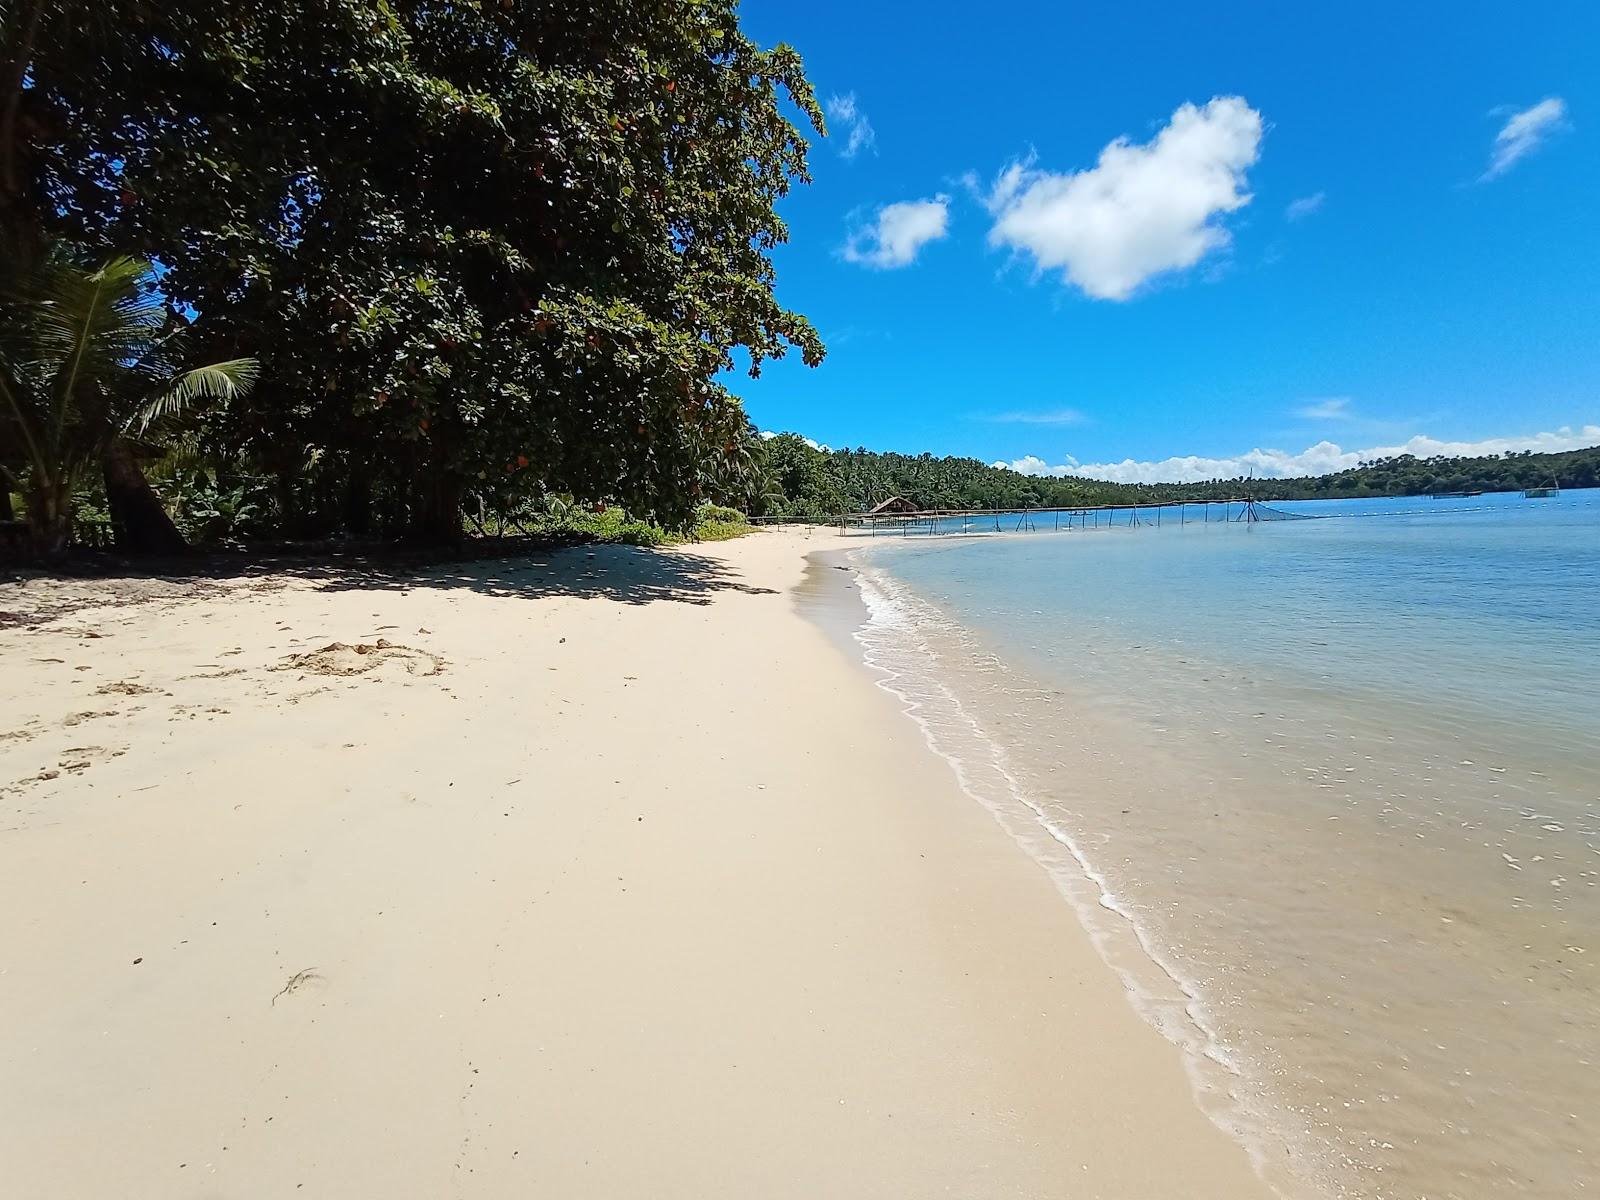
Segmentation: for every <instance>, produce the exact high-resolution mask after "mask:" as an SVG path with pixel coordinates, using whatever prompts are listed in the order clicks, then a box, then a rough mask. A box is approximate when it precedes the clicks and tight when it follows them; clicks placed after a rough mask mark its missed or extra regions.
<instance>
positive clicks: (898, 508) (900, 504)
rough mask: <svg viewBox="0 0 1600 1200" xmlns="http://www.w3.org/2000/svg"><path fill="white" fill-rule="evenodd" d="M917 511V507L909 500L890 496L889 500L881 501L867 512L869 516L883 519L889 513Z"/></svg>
mask: <svg viewBox="0 0 1600 1200" xmlns="http://www.w3.org/2000/svg"><path fill="white" fill-rule="evenodd" d="M916 511H917V506H916V505H915V504H913V503H912V502H911V501H909V500H907V499H906V498H905V497H904V496H890V497H889V498H888V499H887V500H881V501H879V502H878V503H877V504H874V505H873V506H872V507H871V508H869V509H868V510H867V516H869V517H881V516H885V515H887V514H889V513H909V512H916Z"/></svg>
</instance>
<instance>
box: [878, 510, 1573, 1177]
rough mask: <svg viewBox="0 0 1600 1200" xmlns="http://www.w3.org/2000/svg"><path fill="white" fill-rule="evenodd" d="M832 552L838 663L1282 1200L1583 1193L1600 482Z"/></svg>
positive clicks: (884, 542) (888, 542)
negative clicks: (954, 784)
mask: <svg viewBox="0 0 1600 1200" xmlns="http://www.w3.org/2000/svg"><path fill="white" fill-rule="evenodd" d="M1277 507H1280V508H1282V509H1284V510H1287V511H1299V512H1303V513H1307V514H1314V515H1316V516H1317V517H1318V518H1319V519H1315V520H1303V521H1286V522H1276V523H1261V524H1248V523H1237V522H1229V523H1219V522H1213V523H1209V524H1207V523H1200V522H1195V521H1192V520H1189V519H1187V518H1185V519H1183V520H1182V522H1181V523H1180V522H1179V521H1175V520H1172V519H1167V520H1164V521H1163V524H1162V526H1161V528H1159V529H1156V528H1153V527H1151V526H1150V525H1148V524H1146V525H1142V526H1139V527H1119V528H1115V529H1111V530H1106V529H1104V528H1102V529H1100V530H1097V531H1079V530H1073V531H1072V532H1066V531H1062V532H1055V531H1050V530H1042V531H1041V532H1038V533H1034V534H1020V535H1014V536H1013V535H1006V536H999V537H996V536H992V535H991V536H984V537H970V538H938V539H927V538H924V539H920V540H919V539H916V538H911V537H906V538H895V539H889V538H880V539H876V540H874V541H870V542H869V541H866V540H864V542H863V550H864V553H862V554H860V555H857V556H856V558H855V565H857V566H858V567H859V568H860V581H861V586H862V596H863V599H864V600H865V601H866V602H867V606H868V611H869V619H868V621H867V623H866V624H865V625H864V626H863V627H862V629H861V630H860V631H859V632H858V634H857V637H858V639H859V640H860V642H861V644H862V646H863V647H864V652H865V657H866V659H867V661H868V663H869V665H871V666H873V667H874V668H875V669H876V670H877V671H878V672H879V673H880V678H881V679H882V680H883V683H884V686H886V687H888V688H890V689H891V690H893V691H895V692H896V693H897V694H899V695H900V696H901V697H902V698H903V699H904V700H905V702H906V704H907V706H908V708H909V710H910V711H911V715H912V716H913V717H915V718H916V719H917V720H918V721H919V722H920V723H921V724H922V726H923V729H924V732H925V733H926V735H927V737H928V739H929V742H930V744H931V745H932V746H933V747H934V748H935V749H936V750H937V751H938V752H939V753H941V754H943V755H944V756H945V757H946V758H947V759H949V760H950V761H951V763H952V765H953V766H954V767H955V769H956V770H957V772H958V774H959V775H960V776H961V778H962V781H963V783H964V784H965V785H966V786H967V788H968V790H969V791H970V792H972V793H973V795H974V796H975V797H977V798H978V799H979V800H981V801H982V802H983V803H985V804H987V805H988V806H989V807H990V808H991V809H992V810H993V811H994V812H995V815H996V816H997V818H998V819H999V820H1001V822H1002V823H1003V824H1005V825H1006V827H1007V828H1009V829H1011V831H1012V832H1013V833H1014V834H1015V835H1016V836H1017V837H1018V839H1019V840H1020V841H1022V842H1023V843H1024V845H1025V846H1027V847H1028V849H1029V850H1030V851H1031V852H1032V853H1034V854H1035V855H1036V856H1037V857H1038V858H1039V859H1040V861H1041V862H1042V863H1044V865H1045V866H1046V867H1048V868H1049V869H1050V870H1051V872H1052V874H1053V875H1054V876H1055V878H1056V879H1057V881H1058V883H1059V884H1060V886H1061V889H1062V891H1063V892H1064V893H1065V894H1066V896H1067V897H1068V898H1069V899H1070V900H1072V901H1073V902H1075V903H1076V904H1077V905H1078V906H1079V908H1080V911H1081V912H1083V914H1084V915H1085V918H1086V920H1087V922H1088V924H1089V925H1090V927H1091V931H1092V932H1094V933H1095V935H1096V937H1097V940H1098V941H1099V943H1100V945H1101V947H1102V950H1103V951H1104V953H1105V954H1106V957H1107V958H1108V960H1109V961H1111V963H1112V965H1113V966H1115V967H1116V968H1117V969H1118V970H1119V971H1121V972H1122V973H1123V976H1124V979H1125V980H1126V982H1127V983H1128V986H1129V989H1130V991H1131V992H1132V994H1133V995H1134V997H1135V1000H1136V1002H1137V1003H1138V1004H1139V1005H1140V1006H1141V1007H1142V1009H1143V1010H1144V1011H1145V1012H1146V1013H1147V1015H1149V1016H1150V1018H1151V1019H1152V1020H1153V1021H1154V1022H1155V1023H1156V1024H1157V1025H1158V1026H1160V1027H1161V1028H1162V1029H1163V1030H1164V1031H1165V1032H1167V1033H1168V1035H1169V1036H1171V1037H1172V1038H1173V1039H1174V1040H1175V1041H1177V1042H1179V1043H1180V1044H1181V1045H1183V1046H1184V1047H1185V1050H1186V1052H1187V1055H1188V1060H1189V1063H1190V1066H1191V1070H1192V1074H1193V1077H1194V1079H1195V1082H1196V1086H1197V1089H1198V1091H1199V1093H1200V1095H1201V1098H1202V1102H1203V1103H1204V1104H1205V1106H1206V1107H1207V1109H1208V1111H1210V1112H1212V1114H1213V1115H1214V1117H1215V1118H1216V1119H1217V1120H1218V1121H1219V1123H1221V1124H1223V1125H1225V1126H1226V1127H1228V1128H1230V1129H1231V1130H1232V1131H1234V1132H1235V1133H1236V1134H1237V1135H1238V1136H1240V1137H1241V1138H1243V1139H1244V1140H1245V1141H1246V1142H1247V1144H1249V1146H1250V1147H1251V1149H1252V1151H1253V1153H1255V1154H1256V1156H1257V1160H1258V1162H1259V1164H1260V1165H1261V1168H1262V1170H1263V1173H1264V1174H1265V1175H1266V1176H1267V1178H1268V1179H1269V1180H1271V1181H1272V1182H1274V1183H1275V1184H1276V1185H1277V1186H1278V1187H1279V1188H1280V1190H1282V1191H1284V1192H1285V1193H1286V1194H1292V1195H1327V1196H1361V1197H1373V1198H1378V1197H1406V1198H1414V1197H1428V1198H1430V1200H1448V1198H1459V1200H1479V1198H1482V1197H1490V1196H1504V1195H1512V1194H1514V1195H1520V1196H1531V1197H1552V1198H1553V1197H1558V1196H1559V1197H1568V1196H1574V1195H1585V1194H1600V1161H1597V1159H1600V690H1597V689H1596V687H1595V680H1596V672H1597V666H1600V492H1577V493H1566V494H1563V495H1562V496H1560V497H1559V498H1556V499H1551V500H1538V501H1535V500H1523V499H1522V498H1521V497H1519V496H1490V497H1476V498H1470V499H1460V500H1437V501H1433V500H1428V499H1425V498H1424V499H1420V500H1409V501H1367V502H1338V503H1325V504H1304V505H1281V506H1277Z"/></svg>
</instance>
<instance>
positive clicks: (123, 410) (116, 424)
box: [0, 244, 256, 556]
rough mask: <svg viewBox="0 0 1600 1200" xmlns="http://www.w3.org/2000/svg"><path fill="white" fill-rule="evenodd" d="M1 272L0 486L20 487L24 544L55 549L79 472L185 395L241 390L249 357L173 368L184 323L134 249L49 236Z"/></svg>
mask: <svg viewBox="0 0 1600 1200" xmlns="http://www.w3.org/2000/svg"><path fill="white" fill-rule="evenodd" d="M8 282H9V284H10V286H9V287H7V288H5V294H3V295H0V472H3V476H0V486H5V487H9V486H11V484H12V483H17V484H18V485H19V490H21V491H22V492H23V494H24V496H25V497H26V499H27V505H28V511H27V517H28V525H29V531H30V536H31V538H32V541H33V544H34V549H35V551H36V552H38V553H41V554H44V555H47V556H51V555H58V554H60V553H62V552H63V551H64V550H65V549H66V546H67V543H68V541H69V539H70V537H71V533H72V491H73V488H74V486H75V485H76V484H77V483H78V481H79V480H80V479H81V478H82V476H83V473H84V472H85V471H86V470H92V469H94V468H96V467H100V466H101V465H102V464H108V463H111V462H114V461H118V460H121V459H124V458H127V457H128V455H127V449H126V443H125V442H124V441H123V439H124V438H125V437H126V436H128V435H132V434H136V433H143V432H144V431H145V430H147V429H148V428H149V427H150V425H151V424H152V423H154V422H156V421H159V420H161V419H163V418H168V417H174V416H176V415H178V414H180V413H182V412H183V411H184V410H185V409H187V408H188V407H189V406H190V405H191V404H193V403H195V402H196V401H199V400H204V399H223V400H230V399H233V398H234V397H237V396H241V395H243V394H244V393H246V392H247V391H248V390H249V389H250V387H251V386H252V385H253V384H254V382H255V377H256V363H255V360H254V359H250V358H237V359H232V360H230V361H227V362H218V363H212V364H210V365H209V366H203V367H191V368H189V369H187V370H181V369H180V368H179V363H180V361H181V359H180V352H181V343H182V336H181V335H182V332H183V329H184V328H185V327H186V324H187V323H186V322H184V321H183V320H182V319H181V318H178V317H176V316H175V315H174V314H173V313H172V312H171V311H170V309H169V308H168V306H167V304H166V301H165V299H164V298H163V297H162V296H161V294H160V293H159V291H158V290H157V288H156V276H155V272H154V271H153V270H152V268H151V266H150V264H149V263H147V262H143V261H141V260H139V259H136V258H128V257H117V258H112V259H110V260H108V261H106V262H104V263H102V264H100V265H98V266H96V265H94V264H93V262H92V261H91V260H88V259H87V258H85V256H84V255H83V253H82V252H81V251H79V250H77V249H75V248H72V247H68V246H66V245H61V244H58V245H56V246H54V247H52V248H51V250H50V251H49V253H48V254H47V255H46V256H45V257H44V258H43V260H42V261H41V262H40V264H39V265H38V266H37V267H35V268H33V269H31V270H29V271H27V272H25V274H24V275H23V276H22V277H20V278H17V279H13V280H11V281H8ZM135 470H137V468H135ZM140 479H141V481H142V476H141V477H140Z"/></svg>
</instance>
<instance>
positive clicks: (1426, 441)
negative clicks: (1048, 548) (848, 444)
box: [994, 425, 1600, 483]
mask: <svg viewBox="0 0 1600 1200" xmlns="http://www.w3.org/2000/svg"><path fill="white" fill-rule="evenodd" d="M1594 445H1600V425H1584V426H1582V427H1581V428H1579V429H1572V428H1570V427H1567V426H1563V427H1562V428H1560V429H1558V430H1556V431H1555V432H1553V433H1535V434H1530V435H1528V436H1525V437H1502V438H1487V439H1485V440H1484V441H1481V442H1445V441H1440V440H1438V439H1437V438H1431V437H1427V436H1425V435H1420V434H1419V435H1418V436H1417V437H1414V438H1412V439H1411V440H1410V441H1407V442H1404V443H1402V444H1401V445H1398V446H1373V447H1370V448H1368V449H1366V450H1348V451H1347V450H1344V449H1341V448H1340V447H1339V446H1338V445H1336V444H1335V443H1333V442H1328V441H1322V442H1318V443H1317V444H1316V445H1315V446H1310V447H1307V448H1306V449H1305V450H1303V451H1301V452H1300V453H1299V454H1289V453H1287V452H1285V451H1283V450H1260V449H1257V450H1251V451H1250V452H1249V453H1248V454H1241V455H1238V456H1237V457H1234V458H1200V457H1197V456H1194V455H1188V456H1185V457H1182V458H1167V459H1162V460H1161V461H1160V462H1136V461H1134V460H1133V459H1131V458H1129V459H1124V460H1123V461H1122V462H1119V463H1080V462H1078V461H1077V460H1076V459H1074V458H1071V457H1068V458H1067V459H1066V461H1065V462H1062V463H1059V464H1056V465H1051V464H1049V463H1047V462H1046V461H1045V460H1044V459H1042V458H1039V457H1038V456H1037V455H1033V454H1029V455H1026V456H1025V457H1023V458H1019V459H1016V460H1014V461H1012V462H997V463H995V464H994V465H995V466H997V467H1010V468H1011V469H1012V470H1013V471H1018V472H1020V473H1022V474H1024V475H1052V476H1061V475H1078V476H1082V477H1083V478H1086V479H1104V480H1107V481H1109V482H1112V483H1196V482H1200V481H1203V480H1207V479H1236V478H1238V477H1240V476H1242V475H1249V474H1251V473H1252V472H1253V473H1254V474H1256V475H1258V476H1260V477H1262V478H1265V479H1287V478H1293V477H1295V476H1299V475H1327V474H1330V473H1332V472H1334V471H1344V470H1347V469H1349V468H1350V467H1354V466H1356V465H1358V464H1360V463H1364V462H1371V461H1372V460H1374V459H1378V458H1394V457H1395V456H1396V455H1400V454H1412V455H1415V456H1416V457H1417V458H1441V457H1443V458H1478V457H1481V456H1484V455H1489V454H1508V453H1511V452H1512V451H1518V452H1520V451H1523V450H1532V451H1535V452H1536V453H1542V454H1550V453H1555V452H1557V451H1561V450H1582V449H1584V448H1585V447H1588V446H1594Z"/></svg>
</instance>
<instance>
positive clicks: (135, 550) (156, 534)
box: [102, 438, 189, 555]
mask: <svg viewBox="0 0 1600 1200" xmlns="http://www.w3.org/2000/svg"><path fill="white" fill-rule="evenodd" d="M102 465H103V468H104V471H105V480H106V504H107V507H109V508H110V509H111V521H112V524H113V525H114V526H115V528H116V535H117V549H118V550H121V551H123V552H124V553H127V554H154V555H160V554H171V555H178V554H184V553H186V552H187V551H188V549H189V543H188V542H186V541H184V540H183V534H181V533H179V532H178V527H177V526H176V525H174V524H173V523H172V518H171V517H169V516H168V515H167V510H166V509H165V508H164V507H162V504H161V498H160V497H159V496H157V495H156V493H155V490H154V489H153V488H151V486H150V483H149V481H148V480H147V479H145V477H144V470H143V468H141V467H140V466H139V460H138V459H136V458H135V457H134V456H133V448H132V447H131V446H129V445H128V443H127V442H126V441H125V440H123V439H122V438H118V439H117V440H116V441H114V442H112V443H111V447H110V449H108V450H107V451H106V456H105V460H104V462H103V464H102Z"/></svg>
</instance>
